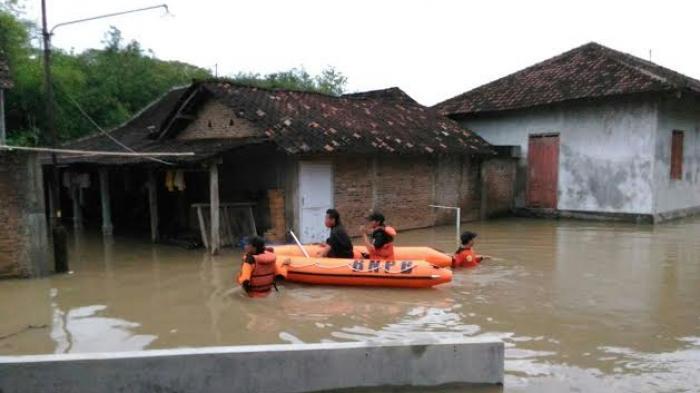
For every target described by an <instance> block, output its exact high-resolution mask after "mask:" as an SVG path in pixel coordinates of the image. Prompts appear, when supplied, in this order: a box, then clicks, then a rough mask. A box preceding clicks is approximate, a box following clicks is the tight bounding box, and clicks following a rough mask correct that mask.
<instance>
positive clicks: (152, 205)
mask: <svg viewBox="0 0 700 393" xmlns="http://www.w3.org/2000/svg"><path fill="white" fill-rule="evenodd" d="M157 187H158V185H157V183H156V174H155V171H154V170H153V169H149V170H148V212H149V214H150V216H151V241H152V242H153V243H155V242H157V241H158V238H159V234H158V188H157Z"/></svg>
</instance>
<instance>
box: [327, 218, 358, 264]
mask: <svg viewBox="0 0 700 393" xmlns="http://www.w3.org/2000/svg"><path fill="white" fill-rule="evenodd" d="M326 244H328V245H329V246H331V251H330V252H329V253H328V258H352V257H353V252H352V240H350V236H348V233H347V232H345V228H343V226H342V225H336V226H334V227H333V228H331V236H330V237H329V238H328V239H326Z"/></svg>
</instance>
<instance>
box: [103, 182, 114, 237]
mask: <svg viewBox="0 0 700 393" xmlns="http://www.w3.org/2000/svg"><path fill="white" fill-rule="evenodd" d="M100 200H101V201H102V234H103V235H105V236H112V233H113V230H114V227H113V226H112V206H111V204H110V200H109V172H108V171H107V168H100Z"/></svg>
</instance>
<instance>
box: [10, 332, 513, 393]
mask: <svg viewBox="0 0 700 393" xmlns="http://www.w3.org/2000/svg"><path fill="white" fill-rule="evenodd" d="M503 367H504V347H503V343H502V342H500V341H489V340H479V339H472V340H455V341H443V342H407V343H391V344H383V345H378V344H368V343H360V342H353V343H334V344H294V345H261V346H243V347H210V348H192V349H173V350H154V351H142V352H132V353H101V354H75V355H45V356H16V357H0V391H1V392H3V393H33V392H49V391H50V392H52V393H68V392H71V393H72V392H91V393H102V392H105V393H107V392H110V393H111V392H133V393H139V392H144V393H146V392H148V393H152V392H209V393H223V392H226V393H230V392H265V393H278V392H313V391H324V390H331V389H346V388H367V387H381V386H414V387H418V386H424V387H427V386H440V385H445V384H455V383H482V384H483V383H488V384H497V383H503Z"/></svg>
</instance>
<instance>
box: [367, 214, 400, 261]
mask: <svg viewBox="0 0 700 393" xmlns="http://www.w3.org/2000/svg"><path fill="white" fill-rule="evenodd" d="M367 221H368V222H369V225H368V226H369V227H368V228H366V227H364V226H363V227H360V231H361V232H362V239H363V241H364V243H365V246H366V247H367V254H368V257H369V259H371V260H382V261H393V260H394V259H395V258H394V238H396V230H395V229H394V228H392V227H390V226H387V225H385V224H384V215H383V214H381V213H377V212H374V213H372V214H370V215H369V217H367ZM369 236H371V237H372V240H371V241H370V238H369Z"/></svg>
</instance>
